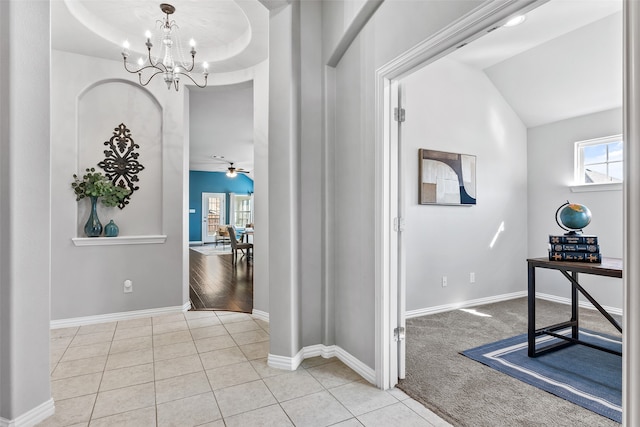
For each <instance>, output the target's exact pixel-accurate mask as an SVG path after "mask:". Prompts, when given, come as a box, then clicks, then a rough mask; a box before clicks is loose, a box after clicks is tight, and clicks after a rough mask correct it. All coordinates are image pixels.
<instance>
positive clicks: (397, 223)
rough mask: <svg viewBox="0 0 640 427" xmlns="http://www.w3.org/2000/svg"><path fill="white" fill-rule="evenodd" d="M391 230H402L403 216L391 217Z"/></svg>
mask: <svg viewBox="0 0 640 427" xmlns="http://www.w3.org/2000/svg"><path fill="white" fill-rule="evenodd" d="M393 231H404V218H402V217H396V218H393Z"/></svg>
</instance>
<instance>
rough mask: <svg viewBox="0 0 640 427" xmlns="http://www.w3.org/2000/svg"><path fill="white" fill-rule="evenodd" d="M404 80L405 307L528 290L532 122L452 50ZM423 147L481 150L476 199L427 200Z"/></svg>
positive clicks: (478, 154) (459, 150)
mask: <svg viewBox="0 0 640 427" xmlns="http://www.w3.org/2000/svg"><path fill="white" fill-rule="evenodd" d="M402 85H403V86H404V93H405V95H404V97H403V98H404V99H405V102H404V105H405V108H406V122H405V123H403V130H402V141H401V145H402V159H403V172H402V173H403V175H404V183H405V185H404V201H405V202H404V204H405V206H406V214H405V215H406V226H405V232H404V233H403V235H402V236H403V241H404V242H405V245H404V251H405V252H404V253H405V254H406V255H405V257H406V258H405V259H406V281H407V284H406V310H407V311H411V310H420V309H423V308H426V307H435V306H440V305H446V304H452V303H459V302H463V301H469V300H474V299H479V298H487V297H494V296H498V295H504V294H509V293H513V292H517V291H524V290H526V284H527V277H526V273H527V271H526V263H525V262H524V260H525V259H526V255H527V159H526V154H527V139H526V138H527V131H526V128H525V126H524V124H523V123H522V121H521V120H520V119H519V118H518V116H517V115H516V114H515V113H514V111H513V110H512V109H511V107H510V106H509V104H507V102H506V101H505V100H504V98H502V96H501V95H500V93H499V92H498V90H497V89H496V88H495V86H494V85H493V84H492V83H491V81H490V80H489V79H488V78H487V76H486V75H485V74H484V73H483V72H482V71H479V70H477V69H476V68H472V67H470V66H468V65H465V64H461V63H459V62H456V61H454V60H451V59H447V58H443V59H440V60H438V61H436V62H434V63H432V64H429V65H427V66H426V67H424V68H422V69H420V70H418V71H416V72H414V73H413V74H411V75H409V76H408V77H406V78H404V79H402ZM420 148H428V149H433V150H440V151H449V152H456V153H463V154H471V155H475V156H476V167H477V174H476V180H477V181H476V182H477V185H476V192H477V205H475V206H472V207H461V206H434V205H419V204H418V191H419V190H418V189H419V186H418V160H417V159H418V149H420ZM501 226H502V228H504V231H503V232H500V233H499V229H500V228H501ZM497 234H499V235H498V238H497V239H496V241H495V244H494V245H493V247H491V246H490V243H491V242H492V240H493V239H494V237H495V236H496V235H497ZM471 272H474V273H475V280H476V282H475V283H473V284H471V283H470V281H469V274H470V273H471ZM442 276H447V279H448V286H447V287H442V284H441V279H442Z"/></svg>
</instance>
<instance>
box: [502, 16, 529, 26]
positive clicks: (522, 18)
mask: <svg viewBox="0 0 640 427" xmlns="http://www.w3.org/2000/svg"><path fill="white" fill-rule="evenodd" d="M526 19H527V17H526V16H525V15H518V16H514V17H513V18H511V19H509V20H508V21H507V23H506V24H504V25H503V27H515V26H516V25H520V24H522V23H523V22H524V21H525V20H526Z"/></svg>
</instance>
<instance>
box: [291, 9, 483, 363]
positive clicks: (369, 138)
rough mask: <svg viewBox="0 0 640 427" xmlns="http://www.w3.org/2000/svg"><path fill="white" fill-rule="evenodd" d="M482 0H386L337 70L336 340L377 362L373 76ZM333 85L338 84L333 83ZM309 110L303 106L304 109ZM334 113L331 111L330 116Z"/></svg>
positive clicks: (332, 169) (331, 195)
mask: <svg viewBox="0 0 640 427" xmlns="http://www.w3.org/2000/svg"><path fill="white" fill-rule="evenodd" d="M481 3H482V2H481V1H455V2H450V1H429V2H424V1H386V2H384V3H383V4H382V5H381V6H380V7H379V8H378V10H377V11H376V13H375V14H374V16H373V17H372V18H371V20H370V21H369V22H368V23H367V25H366V26H365V27H364V29H363V30H362V31H361V32H360V34H359V35H358V37H356V39H355V40H354V42H353V43H352V44H351V46H350V47H349V49H348V50H347V51H346V53H345V55H344V56H343V57H342V59H341V60H340V62H339V63H338V65H337V66H336V70H335V97H336V102H335V104H336V105H335V110H332V111H330V112H329V114H330V115H332V116H333V117H334V118H335V138H334V137H333V135H332V134H331V132H332V131H330V135H332V136H331V140H330V141H329V144H330V145H331V147H329V152H330V153H333V154H334V157H333V158H329V159H327V164H328V168H329V169H328V172H327V173H329V174H332V173H335V184H334V185H332V187H330V188H329V189H328V201H327V203H328V204H329V205H330V206H331V208H332V213H331V215H330V218H329V220H328V223H327V227H328V229H329V230H331V235H332V236H335V237H336V238H335V239H333V240H331V241H329V242H328V245H329V250H328V253H330V254H331V256H332V259H331V260H330V261H328V262H330V264H331V265H334V266H335V268H333V269H332V270H333V277H332V278H331V281H332V286H334V287H335V296H334V299H333V301H331V303H333V304H334V307H335V316H334V320H335V324H336V340H335V342H336V345H338V346H340V347H341V348H343V349H344V350H345V351H347V352H348V353H349V354H351V355H352V356H354V357H355V358H357V359H358V360H360V361H361V362H362V363H364V364H366V365H367V366H369V367H372V368H374V367H375V311H376V306H375V294H376V290H375V284H374V274H375V269H376V265H375V256H374V234H373V233H375V232H376V228H375V224H374V218H375V212H374V208H375V206H374V199H375V194H374V178H375V164H374V140H375V138H374V130H375V122H376V120H375V113H374V103H375V99H374V89H375V83H374V76H375V70H376V69H377V68H378V67H380V66H382V65H384V64H386V63H387V62H388V61H390V60H392V59H393V58H395V57H396V56H398V55H400V54H401V53H403V52H405V51H407V50H408V49H409V48H410V47H412V46H414V45H415V44H416V43H418V42H420V41H422V40H424V39H426V38H428V37H429V36H431V35H433V34H434V33H435V32H437V31H438V30H441V29H442V28H444V27H446V26H447V25H449V24H450V23H451V22H453V21H455V20H456V19H458V18H460V17H461V16H463V15H464V14H466V13H468V12H469V11H471V10H472V9H473V8H475V7H476V6H479V5H480V4H481ZM328 90H329V91H332V90H334V89H332V88H329V89H328ZM303 113H304V111H303ZM332 120H333V118H332Z"/></svg>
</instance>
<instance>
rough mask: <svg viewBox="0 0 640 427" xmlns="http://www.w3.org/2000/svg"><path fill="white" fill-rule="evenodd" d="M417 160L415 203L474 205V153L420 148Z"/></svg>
mask: <svg viewBox="0 0 640 427" xmlns="http://www.w3.org/2000/svg"><path fill="white" fill-rule="evenodd" d="M418 159H419V173H418V203H419V204H421V205H452V206H473V205H475V204H476V156H474V155H470V154H460V153H450V152H446V151H437V150H430V149H426V148H420V149H419V150H418Z"/></svg>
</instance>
